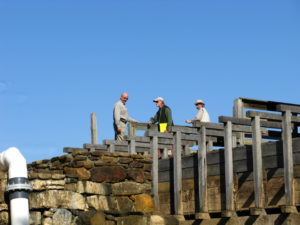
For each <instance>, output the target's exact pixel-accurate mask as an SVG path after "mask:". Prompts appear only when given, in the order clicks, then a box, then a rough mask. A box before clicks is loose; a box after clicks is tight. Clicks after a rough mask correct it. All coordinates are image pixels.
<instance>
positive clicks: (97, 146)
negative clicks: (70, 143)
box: [83, 144, 107, 150]
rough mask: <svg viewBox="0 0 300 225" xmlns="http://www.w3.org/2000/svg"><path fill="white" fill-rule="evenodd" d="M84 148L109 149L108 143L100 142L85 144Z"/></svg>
mask: <svg viewBox="0 0 300 225" xmlns="http://www.w3.org/2000/svg"><path fill="white" fill-rule="evenodd" d="M83 148H86V149H95V150H107V146H106V145H100V144H96V145H93V144H83Z"/></svg>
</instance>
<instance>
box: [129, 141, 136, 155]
mask: <svg viewBox="0 0 300 225" xmlns="http://www.w3.org/2000/svg"><path fill="white" fill-rule="evenodd" d="M128 147H129V149H128V150H129V154H136V148H135V140H134V139H131V140H130V143H129V146H128Z"/></svg>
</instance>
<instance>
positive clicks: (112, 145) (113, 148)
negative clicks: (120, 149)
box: [108, 144, 115, 152]
mask: <svg viewBox="0 0 300 225" xmlns="http://www.w3.org/2000/svg"><path fill="white" fill-rule="evenodd" d="M108 152H115V145H114V144H110V145H108Z"/></svg>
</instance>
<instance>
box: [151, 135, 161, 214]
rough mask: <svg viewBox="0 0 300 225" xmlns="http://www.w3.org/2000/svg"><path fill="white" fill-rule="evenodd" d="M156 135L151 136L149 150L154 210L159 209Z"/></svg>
mask: <svg viewBox="0 0 300 225" xmlns="http://www.w3.org/2000/svg"><path fill="white" fill-rule="evenodd" d="M157 149H158V137H157V136H153V137H152V138H151V145H150V151H151V154H152V158H153V162H152V192H153V198H154V204H155V210H157V211H158V210H159V198H158V153H157Z"/></svg>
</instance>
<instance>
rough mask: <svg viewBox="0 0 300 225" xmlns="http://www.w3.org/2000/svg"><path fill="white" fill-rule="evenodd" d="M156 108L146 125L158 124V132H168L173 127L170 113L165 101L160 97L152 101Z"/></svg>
mask: <svg viewBox="0 0 300 225" xmlns="http://www.w3.org/2000/svg"><path fill="white" fill-rule="evenodd" d="M153 102H155V104H156V106H157V107H158V108H159V109H158V111H157V113H156V114H155V116H154V117H152V118H150V121H149V122H148V125H149V126H151V125H152V124H155V123H158V124H159V131H160V132H168V131H170V129H171V126H172V125H173V119H172V111H171V109H170V107H169V106H166V105H165V101H164V99H163V98H162V97H157V98H156V99H154V100H153Z"/></svg>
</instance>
